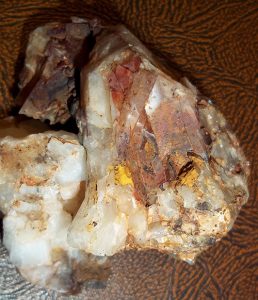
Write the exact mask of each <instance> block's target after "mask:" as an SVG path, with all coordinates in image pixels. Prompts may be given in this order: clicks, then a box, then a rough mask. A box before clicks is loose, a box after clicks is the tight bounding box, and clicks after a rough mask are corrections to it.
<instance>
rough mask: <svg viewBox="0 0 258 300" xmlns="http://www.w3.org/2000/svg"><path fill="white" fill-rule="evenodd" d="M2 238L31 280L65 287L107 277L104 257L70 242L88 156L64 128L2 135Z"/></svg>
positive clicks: (20, 269) (45, 285) (53, 286)
mask: <svg viewBox="0 0 258 300" xmlns="http://www.w3.org/2000/svg"><path fill="white" fill-rule="evenodd" d="M0 170H1V173H0V210H1V211H2V212H3V214H4V215H5V217H4V221H3V227H4V228H3V229H4V238H3V243H4V245H5V247H6V248H7V249H8V251H9V254H10V260H11V262H12V263H13V264H14V265H15V266H16V267H17V268H18V269H19V271H20V273H21V274H22V275H23V276H24V277H25V278H26V279H28V280H29V281H31V282H33V283H36V284H39V285H41V286H44V287H48V288H52V289H57V290H59V291H62V292H68V291H69V292H72V291H73V292H74V291H76V289H77V287H78V282H80V281H82V280H85V279H104V278H105V277H107V275H108V273H109V271H108V269H107V267H108V266H107V264H106V258H105V257H95V256H94V255H91V254H86V253H85V252H82V251H80V250H77V249H74V248H72V247H70V246H69V245H68V243H67V231H68V228H69V226H70V224H71V222H72V217H73V216H74V215H75V213H76V212H77V210H78V207H79V206H80V204H81V201H82V199H83V198H84V193H85V180H86V156H85V150H84V148H83V147H82V146H81V145H80V144H79V142H78V140H77V137H76V136H75V135H73V134H70V133H65V132H62V131H60V132H45V133H39V134H32V135H29V136H27V137H25V138H22V139H17V138H13V137H6V138H3V139H1V140H0Z"/></svg>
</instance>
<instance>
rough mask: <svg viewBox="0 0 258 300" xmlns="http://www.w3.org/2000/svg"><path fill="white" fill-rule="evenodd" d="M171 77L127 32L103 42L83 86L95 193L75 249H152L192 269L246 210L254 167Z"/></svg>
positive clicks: (208, 109) (74, 237)
mask: <svg viewBox="0 0 258 300" xmlns="http://www.w3.org/2000/svg"><path fill="white" fill-rule="evenodd" d="M163 70H165V69H164V68H162V67H161V66H160V63H159V62H158V61H157V60H156V59H155V58H154V57H153V56H152V55H151V53H150V52H149V51H148V50H147V49H146V48H145V47H144V46H143V45H142V44H141V43H140V41H138V40H137V39H136V38H135V37H134V36H133V35H132V34H131V33H130V32H129V31H128V30H127V29H125V28H124V27H121V26H119V27H115V28H113V30H111V29H110V30H109V32H104V33H103V34H102V35H101V36H100V37H99V38H98V39H97V42H96V45H95V48H94V50H93V52H92V54H91V59H90V63H89V64H88V65H87V66H86V67H85V68H84V70H83V73H82V80H81V82H82V99H81V108H80V111H79V112H78V125H79V128H80V133H81V136H82V140H83V144H84V146H85V148H86V150H87V165H88V172H87V173H88V184H87V191H86V197H85V200H84V202H83V204H82V206H81V207H80V209H79V211H78V213H77V215H76V217H75V219H74V220H73V222H72V226H71V228H70V230H69V235H68V241H69V243H70V245H72V246H73V247H77V248H79V249H82V250H85V251H86V252H88V253H92V254H94V255H113V254H115V253H117V252H119V251H121V250H123V249H130V248H137V249H150V248H151V249H157V250H159V251H162V252H166V253H170V254H173V255H175V256H177V257H178V258H180V259H182V260H185V261H188V262H193V261H194V260H195V257H196V256H197V255H198V254H199V253H200V252H201V251H203V250H205V249H207V247H208V246H210V245H211V244H213V243H215V242H216V241H218V240H220V239H221V238H222V237H223V236H224V235H225V234H226V233H227V232H228V231H229V230H230V229H231V227H232V225H233V223H234V220H235V218H236V216H237V214H238V212H239V210H240V208H241V206H242V205H243V204H244V203H245V202H246V201H247V199H248V189H247V176H248V173H249V170H248V163H247V161H246V159H245V157H244V155H243V153H242V151H241V149H240V147H239V145H238V142H237V139H236V137H235V135H234V134H233V133H232V132H231V131H229V129H228V127H227V124H226V121H225V119H224V117H223V116H222V114H221V113H220V112H219V111H218V110H217V109H216V108H215V107H214V106H213V104H212V103H211V102H210V101H208V100H207V99H206V98H205V97H202V96H201V95H199V94H198V92H197V90H196V89H195V88H194V87H193V86H192V85H191V84H190V83H189V82H188V81H187V80H185V83H184V84H182V83H180V82H178V81H177V80H175V79H174V78H175V77H173V75H172V76H171V74H170V75H168V73H167V72H166V71H163Z"/></svg>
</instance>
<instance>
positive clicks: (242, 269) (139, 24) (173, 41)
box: [0, 0, 258, 300]
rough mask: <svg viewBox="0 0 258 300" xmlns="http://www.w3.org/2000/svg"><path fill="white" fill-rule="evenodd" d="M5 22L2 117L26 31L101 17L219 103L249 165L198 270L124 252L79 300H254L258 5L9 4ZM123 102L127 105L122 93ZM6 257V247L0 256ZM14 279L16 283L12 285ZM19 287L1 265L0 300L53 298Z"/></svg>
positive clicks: (141, 1)
mask: <svg viewBox="0 0 258 300" xmlns="http://www.w3.org/2000/svg"><path fill="white" fill-rule="evenodd" d="M0 13H1V18H0V25H1V26H0V40H1V43H0V116H1V117H3V116H4V115H6V114H7V113H8V112H9V111H10V110H11V108H12V107H13V106H14V96H16V95H17V81H18V74H19V71H20V70H21V67H22V61H23V55H24V51H25V47H26V44H27V41H28V35H29V32H31V31H32V30H33V29H35V28H36V27H38V26H39V25H42V24H44V23H46V22H49V21H60V20H61V21H64V20H68V18H69V17H70V16H80V17H87V16H94V15H97V16H102V17H103V18H104V20H106V21H111V22H122V23H124V24H125V25H126V26H128V27H129V28H130V29H131V30H132V32H133V33H134V34H135V35H137V36H138V37H139V38H140V39H141V40H142V41H143V42H145V43H147V45H148V46H149V47H150V48H151V49H152V50H154V51H155V52H156V53H161V54H162V55H163V56H165V57H166V59H167V60H168V62H169V64H171V65H173V66H176V67H177V68H178V69H179V70H181V71H182V73H183V74H186V75H187V76H188V77H189V78H190V79H191V80H192V81H193V82H194V83H195V84H196V86H197V87H198V88H199V89H200V91H201V92H202V93H203V94H205V95H207V96H209V97H210V98H211V99H214V100H215V101H216V103H217V105H218V107H219V109H220V110H221V111H222V112H223V113H224V114H225V116H226V117H227V119H228V121H229V123H230V124H231V125H232V127H233V130H234V131H235V132H236V134H237V136H238V138H239V140H240V143H241V145H242V147H243V150H244V152H245V154H246V156H247V158H248V159H249V160H250V162H251V164H252V173H251V177H250V198H249V201H248V203H247V205H245V207H244V208H243V209H242V211H241V213H240V215H239V217H238V219H237V221H236V223H235V224H234V227H233V229H232V231H231V232H230V233H229V234H228V236H227V237H226V238H224V239H223V240H222V241H221V242H219V243H218V244H216V245H215V246H213V247H212V248H210V249H209V250H208V251H207V252H206V253H204V254H202V255H201V256H200V258H198V259H197V262H196V264H195V265H194V266H190V265H187V264H186V263H184V262H178V261H175V260H173V259H172V258H169V257H168V256H166V255H163V254H160V253H157V252H155V251H147V252H140V251H129V252H127V253H122V254H119V255H116V256H115V257H114V258H113V259H112V262H113V274H112V276H111V278H110V280H109V281H108V283H107V286H106V287H104V288H101V289H100V288H96V287H94V286H91V287H88V288H86V289H84V290H83V295H82V296H81V299H112V300H114V299H180V300H184V299H187V300H188V299H234V300H236V299H246V300H249V299H250V300H251V299H256V298H257V294H258V291H257V286H258V283H257V279H256V278H257V260H258V244H257V241H258V229H257V228H258V226H257V215H258V207H257V184H256V183H257V175H256V174H257V173H258V172H257V170H256V169H255V168H256V167H257V154H256V153H257V140H258V134H257V128H256V127H255V125H256V122H255V118H256V115H257V113H258V112H257V90H256V87H257V79H256V74H257V53H258V49H257V28H258V2H257V1H253V0H246V1H237V0H232V1H215V0H212V1H199V0H193V1H190V0H189V1H188V0H175V1H169V0H167V1H158V0H153V1H146V0H131V1H127V0H113V1H108V0H91V1H83V0H82V1H76V0H75V1H57V0H53V1H40V0H34V1H32V0H30V1H25V0H13V1H1V2H0ZM169 64H168V67H169ZM136 65H137V64H136ZM120 71H124V70H120ZM255 80H256V81H255ZM125 84H126V83H125ZM116 93H118V91H116ZM117 98H118V102H119V101H121V98H122V97H121V95H120V94H119V93H118V94H117ZM146 147H147V148H146V149H148V147H149V146H148V145H146ZM150 150H151V149H150ZM147 152H148V151H147ZM150 153H151V152H150ZM0 155H3V154H0ZM0 158H1V156H0ZM192 176H193V178H195V176H196V174H192ZM185 180H187V181H186V183H188V184H189V183H190V184H192V182H194V180H192V178H188V179H187V178H186V179H185ZM17 205H18V203H17ZM211 243H212V241H211ZM3 251H4V250H3V248H0V254H1V257H3V256H2V255H3V254H2V253H5V252H3ZM5 257H6V254H5ZM11 274H12V275H11ZM10 276H13V280H11V281H10V280H8V279H6V278H10ZM20 280H21V277H20V275H18V273H16V272H15V270H14V268H13V269H12V268H10V265H9V263H8V262H7V259H6V263H2V264H1V272H0V298H3V299H4V298H5V297H6V296H5V295H7V294H8V295H11V297H13V298H15V299H16V298H17V299H18V298H19V297H21V295H22V293H26V297H27V298H37V297H38V298H40V297H41V298H42V299H43V297H45V298H48V299H55V297H56V296H55V295H56V294H55V293H53V292H51V291H46V290H45V291H42V289H40V288H37V287H33V286H32V285H31V284H26V285H25V284H23V285H20V286H21V288H19V289H17V286H18V284H20V282H21V281H20ZM43 294H44V295H43ZM78 299H80V298H78Z"/></svg>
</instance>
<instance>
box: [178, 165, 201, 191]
mask: <svg viewBox="0 0 258 300" xmlns="http://www.w3.org/2000/svg"><path fill="white" fill-rule="evenodd" d="M198 176H199V174H198V172H197V171H196V169H195V168H193V169H191V170H190V171H188V172H187V173H186V174H185V175H184V177H182V179H181V184H184V185H187V186H189V187H192V186H193V185H194V183H195V181H196V179H197V178H198Z"/></svg>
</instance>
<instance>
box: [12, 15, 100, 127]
mask: <svg viewBox="0 0 258 300" xmlns="http://www.w3.org/2000/svg"><path fill="white" fill-rule="evenodd" d="M72 20H73V22H71V23H67V24H62V23H49V24H47V25H45V26H42V27H39V28H37V29H35V30H34V31H33V32H32V33H31V35H30V38H29V44H28V47H27V50H26V59H25V66H24V69H23V71H22V73H21V76H20V88H21V92H20V95H19V96H18V102H19V103H18V104H23V103H24V104H23V106H22V108H21V110H20V113H21V114H25V115H27V116H29V117H33V118H34V119H40V120H42V121H43V120H46V119H47V120H49V121H50V124H55V123H62V124H63V123H65V122H66V121H67V120H68V119H69V118H70V116H71V115H70V108H71V107H72V105H73V103H74V102H75V101H76V100H78V99H77V96H78V90H79V87H77V86H76V85H79V76H80V75H79V72H80V68H81V67H82V66H83V65H84V64H85V63H86V61H87V57H88V53H89V50H90V49H89V48H90V43H89V40H90V39H91V38H92V36H93V35H94V34H95V33H96V32H97V31H98V29H99V25H98V24H97V21H96V20H93V21H91V22H87V21H85V20H83V19H79V18H73V19H72Z"/></svg>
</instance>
